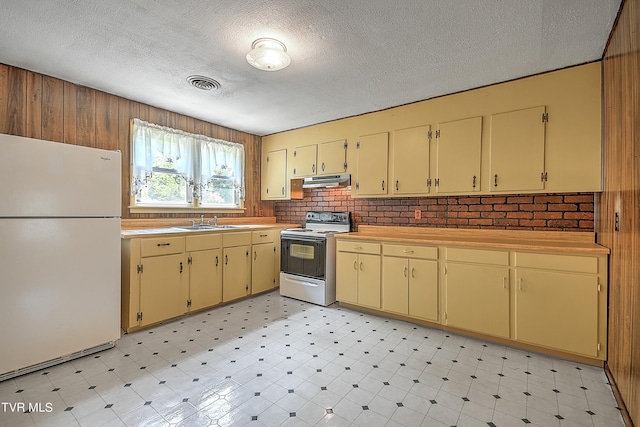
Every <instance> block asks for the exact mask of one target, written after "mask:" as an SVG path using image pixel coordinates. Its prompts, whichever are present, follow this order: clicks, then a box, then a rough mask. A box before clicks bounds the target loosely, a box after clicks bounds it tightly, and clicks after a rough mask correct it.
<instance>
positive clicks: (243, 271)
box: [222, 246, 251, 302]
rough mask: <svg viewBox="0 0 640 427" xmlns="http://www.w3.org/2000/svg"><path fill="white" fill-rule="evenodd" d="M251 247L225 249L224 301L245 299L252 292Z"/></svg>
mask: <svg viewBox="0 0 640 427" xmlns="http://www.w3.org/2000/svg"><path fill="white" fill-rule="evenodd" d="M250 251H251V246H235V247H231V248H224V250H223V257H224V266H223V267H222V301H224V302H227V301H232V300H235V299H238V298H242V297H245V296H247V295H249V293H250V292H251V286H250V281H251V257H250Z"/></svg>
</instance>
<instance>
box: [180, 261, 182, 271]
mask: <svg viewBox="0 0 640 427" xmlns="http://www.w3.org/2000/svg"><path fill="white" fill-rule="evenodd" d="M180 274H182V263H180Z"/></svg>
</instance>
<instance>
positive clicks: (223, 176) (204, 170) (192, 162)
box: [131, 119, 244, 208]
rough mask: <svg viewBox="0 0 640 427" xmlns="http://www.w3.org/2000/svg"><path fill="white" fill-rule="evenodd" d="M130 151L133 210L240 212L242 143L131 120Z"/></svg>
mask: <svg viewBox="0 0 640 427" xmlns="http://www.w3.org/2000/svg"><path fill="white" fill-rule="evenodd" d="M131 146H132V150H131V151H132V156H133V168H132V178H131V193H132V195H133V196H134V197H135V204H136V206H161V207H211V208H240V207H242V201H243V199H244V147H243V146H242V144H237V143H233V142H229V141H223V140H221V139H216V138H210V137H207V136H204V135H196V134H192V133H188V132H183V131H180V130H177V129H171V128H168V127H164V126H159V125H155V124H152V123H148V122H145V121H142V120H139V119H133V124H132V137H131Z"/></svg>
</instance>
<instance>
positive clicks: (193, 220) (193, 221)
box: [189, 219, 196, 227]
mask: <svg viewBox="0 0 640 427" xmlns="http://www.w3.org/2000/svg"><path fill="white" fill-rule="evenodd" d="M189 221H191V225H192V226H194V227H195V226H196V220H195V219H190V220H189Z"/></svg>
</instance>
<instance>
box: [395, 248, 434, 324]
mask: <svg viewBox="0 0 640 427" xmlns="http://www.w3.org/2000/svg"><path fill="white" fill-rule="evenodd" d="M382 252H383V254H384V255H383V257H382V309H383V310H385V311H389V312H392V313H397V314H403V315H408V316H411V317H416V318H419V319H424V320H429V321H432V322H437V321H438V261H437V260H438V248H435V247H425V246H414V245H396V244H386V243H385V244H383V246H382Z"/></svg>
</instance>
